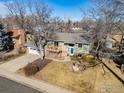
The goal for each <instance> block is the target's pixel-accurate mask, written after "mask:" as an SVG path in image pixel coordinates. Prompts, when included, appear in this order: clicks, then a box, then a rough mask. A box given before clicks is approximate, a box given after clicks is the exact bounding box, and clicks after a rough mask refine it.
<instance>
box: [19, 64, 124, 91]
mask: <svg viewBox="0 0 124 93" xmlns="http://www.w3.org/2000/svg"><path fill="white" fill-rule="evenodd" d="M68 65H69V62H51V63H49V64H48V65H47V66H45V67H44V68H43V69H42V70H41V71H39V72H38V73H36V74H35V75H33V76H31V77H30V78H33V79H39V80H44V81H46V82H48V83H51V84H54V85H58V86H60V87H64V88H67V89H70V90H73V91H76V92H77V93H124V87H123V85H122V84H121V82H120V81H119V80H118V79H117V78H115V76H114V75H113V74H112V73H111V72H110V71H108V70H107V69H105V70H106V75H103V74H102V72H103V71H102V68H101V66H99V65H98V66H96V67H92V68H88V69H86V70H85V71H83V72H78V73H74V72H70V71H69V66H68ZM109 65H111V66H113V67H112V68H114V69H113V70H114V71H115V72H116V73H118V71H116V70H117V68H116V67H115V66H114V63H111V64H109ZM111 66H110V67H111ZM17 73H19V74H21V75H24V70H23V69H21V70H19V71H18V72H17ZM120 74H121V73H120ZM120 76H121V78H123V75H120Z"/></svg>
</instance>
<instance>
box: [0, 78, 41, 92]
mask: <svg viewBox="0 0 124 93" xmlns="http://www.w3.org/2000/svg"><path fill="white" fill-rule="evenodd" d="M0 93H41V92H39V91H37V90H35V89H32V88H29V87H27V86H24V85H21V84H19V83H16V82H14V81H11V80H9V79H6V78H3V77H0Z"/></svg>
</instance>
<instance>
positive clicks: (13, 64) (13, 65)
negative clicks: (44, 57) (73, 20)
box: [0, 55, 39, 72]
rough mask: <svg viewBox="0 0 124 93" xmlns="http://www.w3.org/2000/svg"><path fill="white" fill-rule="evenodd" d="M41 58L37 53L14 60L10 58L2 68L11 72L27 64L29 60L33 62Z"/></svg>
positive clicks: (0, 66)
mask: <svg viewBox="0 0 124 93" xmlns="http://www.w3.org/2000/svg"><path fill="white" fill-rule="evenodd" d="M37 58H39V56H37V55H23V56H21V57H18V58H16V59H14V60H10V61H8V62H6V63H4V64H1V65H0V68H3V69H6V70H8V71H11V72H16V71H17V70H18V69H20V68H22V67H24V66H26V65H27V64H28V63H29V62H32V61H34V60H36V59H37Z"/></svg>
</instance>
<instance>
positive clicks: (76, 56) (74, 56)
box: [71, 55, 81, 61]
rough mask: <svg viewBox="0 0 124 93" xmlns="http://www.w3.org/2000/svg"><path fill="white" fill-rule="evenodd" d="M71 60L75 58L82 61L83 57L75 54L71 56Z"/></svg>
mask: <svg viewBox="0 0 124 93" xmlns="http://www.w3.org/2000/svg"><path fill="white" fill-rule="evenodd" d="M71 60H73V61H80V60H81V57H79V56H78V55H73V56H71Z"/></svg>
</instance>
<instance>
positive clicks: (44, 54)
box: [43, 46, 46, 60]
mask: <svg viewBox="0 0 124 93" xmlns="http://www.w3.org/2000/svg"><path fill="white" fill-rule="evenodd" d="M45 56H46V53H45V46H44V47H43V60H44V59H45Z"/></svg>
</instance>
